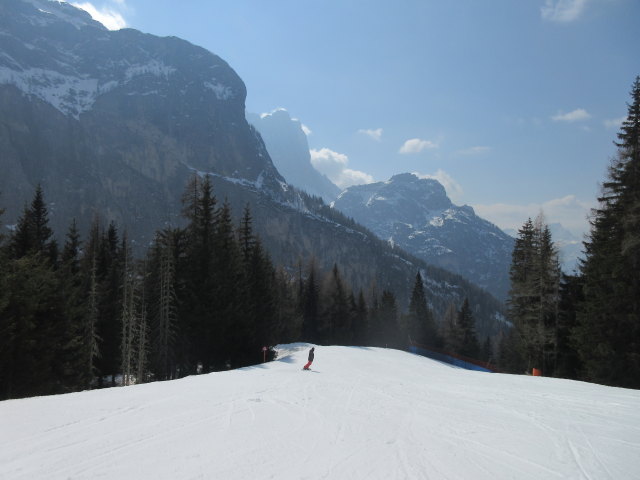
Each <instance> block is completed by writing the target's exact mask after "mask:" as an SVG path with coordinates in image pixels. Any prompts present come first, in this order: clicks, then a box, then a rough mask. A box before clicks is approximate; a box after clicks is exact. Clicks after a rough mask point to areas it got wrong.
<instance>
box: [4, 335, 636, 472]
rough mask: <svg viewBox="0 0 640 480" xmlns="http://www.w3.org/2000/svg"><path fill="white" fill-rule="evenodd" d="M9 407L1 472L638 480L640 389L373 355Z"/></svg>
mask: <svg viewBox="0 0 640 480" xmlns="http://www.w3.org/2000/svg"><path fill="white" fill-rule="evenodd" d="M308 348H309V347H308V345H306V344H295V345H292V346H286V347H284V346H283V347H282V350H281V358H280V359H279V360H278V361H275V362H271V363H268V364H264V365H258V366H255V367H248V368H244V369H240V370H235V371H230V372H221V373H214V374H209V375H201V376H194V377H188V378H185V379H181V380H176V381H172V382H157V383H153V384H147V385H139V386H132V387H124V388H122V387H120V388H112V389H105V390H97V391H90V392H80V393H74V394H68V395H59V396H51V397H37V398H31V399H22V400H9V401H5V402H0V478H1V479H12V480H13V479H16V480H20V479H85V478H86V479H93V478H98V479H99V478H106V479H112V478H113V479H116V478H117V479H145V478H152V479H154V480H161V479H172V480H173V479H213V478H221V479H222V478H224V479H245V478H252V479H275V478H277V479H279V480H280V479H323V478H326V479H336V478H337V479H343V478H344V479H408V478H411V479H412V478H416V479H439V480H454V479H456V480H459V479H491V480H494V479H502V478H513V479H518V480H520V479H524V480H528V479H531V480H533V479H536V480H537V479H542V478H544V479H555V478H558V479H565V478H575V479H589V480H591V479H593V480H595V479H598V480H600V479H605V480H606V479H611V480H613V479H615V480H620V479H623V480H624V479H636V478H638V477H639V476H640V409H638V406H639V405H640V392H638V391H634V390H625V389H618V388H610V387H604V386H600V385H593V384H588V383H583V382H574V381H567V380H559V379H550V378H542V377H526V376H513V375H501V374H488V373H482V372H470V371H466V370H462V369H458V368H452V367H450V366H448V365H445V364H441V363H439V362H435V361H432V360H429V359H426V358H422V357H419V356H415V355H411V354H408V353H404V352H399V351H394V350H387V349H379V348H355V347H353V348H348V347H323V346H319V347H318V348H317V349H316V360H315V362H314V367H316V366H317V369H314V370H312V371H311V372H302V371H301V370H300V367H301V365H303V364H304V363H305V362H306V356H307V350H308Z"/></svg>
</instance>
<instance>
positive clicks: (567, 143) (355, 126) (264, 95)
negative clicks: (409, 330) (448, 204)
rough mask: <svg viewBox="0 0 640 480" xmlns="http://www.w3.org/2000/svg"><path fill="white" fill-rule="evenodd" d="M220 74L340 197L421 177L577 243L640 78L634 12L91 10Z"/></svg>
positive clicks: (191, 2) (125, 2) (496, 2)
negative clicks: (299, 144) (289, 127)
mask: <svg viewBox="0 0 640 480" xmlns="http://www.w3.org/2000/svg"><path fill="white" fill-rule="evenodd" d="M74 4H75V5H78V6H81V7H82V8H84V9H86V10H87V11H89V12H90V13H91V14H92V15H93V16H94V18H96V19H98V20H100V21H102V22H103V23H104V24H105V25H106V26H107V27H108V28H111V29H117V28H122V27H131V28H136V29H138V30H141V31H143V32H146V33H151V34H155V35H159V36H177V37H180V38H183V39H185V40H188V41H190V42H191V43H194V44H196V45H199V46H202V47H204V48H206V49H208V50H210V51H212V52H213V53H215V54H217V55H219V56H220V57H222V58H223V59H224V60H226V61H227V62H228V63H229V64H230V65H231V67H232V68H233V69H234V70H235V71H236V72H237V73H238V74H239V75H240V77H241V78H242V79H243V80H244V82H245V84H246V86H247V90H248V94H247V101H246V107H247V111H249V112H252V113H258V114H260V113H267V112H271V111H273V110H274V109H276V108H284V109H286V110H288V111H289V113H290V115H291V116H292V117H294V118H297V119H299V120H300V121H301V122H302V124H303V125H304V127H305V131H306V133H307V135H308V140H309V145H310V149H311V158H312V163H313V164H314V166H316V168H317V169H319V170H321V171H323V173H327V174H329V175H330V178H331V179H332V180H333V181H334V183H336V184H337V185H338V186H340V187H343V188H344V187H347V186H349V185H353V184H360V183H370V182H374V181H376V182H377V181H385V180H388V179H389V178H390V177H391V176H393V175H395V174H398V173H404V172H412V173H416V174H418V175H420V176H425V177H427V176H430V177H434V178H437V179H438V180H440V182H441V183H443V185H444V186H445V188H446V189H447V192H448V194H449V196H450V197H451V199H452V200H453V201H454V203H456V204H458V205H462V204H468V205H471V206H473V207H474V208H475V209H476V212H477V213H478V214H479V215H481V216H482V217H484V218H486V219H488V220H490V221H492V222H494V223H496V224H497V225H498V226H500V227H502V228H513V229H517V228H519V227H521V226H522V224H523V223H524V222H525V221H526V219H527V217H529V216H531V217H535V216H536V215H537V214H538V213H540V211H542V212H544V214H545V217H546V221H547V223H556V222H558V223H561V224H562V225H563V226H565V227H566V228H568V229H569V230H570V231H571V232H572V233H573V234H574V235H576V236H578V237H579V238H581V237H582V234H583V233H584V232H586V231H588V221H587V215H588V213H589V210H590V208H593V207H595V206H596V198H597V196H598V194H599V192H600V183H601V182H602V181H603V180H604V179H605V176H606V172H607V166H608V164H609V162H610V160H611V159H612V158H613V156H614V155H615V152H616V148H615V145H614V144H613V142H614V141H615V140H616V134H617V132H618V131H619V126H620V122H621V120H622V119H623V118H624V117H625V116H626V113H627V106H626V104H627V102H628V101H629V98H630V97H629V92H630V89H631V85H632V83H633V81H634V79H635V77H636V76H637V75H640V53H639V51H638V45H640V28H639V27H638V26H639V24H640V2H639V1H638V0H518V1H514V0H491V1H489V0H487V1H481V0H456V1H447V2H443V1H439V0H400V1H397V2H389V1H386V0H272V1H264V0H225V1H222V0H188V1H182V2H176V1H175V0H93V1H92V2H78V3H74Z"/></svg>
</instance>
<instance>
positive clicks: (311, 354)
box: [302, 347, 316, 370]
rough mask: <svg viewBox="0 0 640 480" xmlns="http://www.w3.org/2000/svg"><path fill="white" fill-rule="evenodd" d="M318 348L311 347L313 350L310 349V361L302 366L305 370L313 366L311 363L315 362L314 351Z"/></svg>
mask: <svg viewBox="0 0 640 480" xmlns="http://www.w3.org/2000/svg"><path fill="white" fill-rule="evenodd" d="M315 349H316V347H311V350H309V361H308V362H307V364H306V365H305V366H304V367H303V368H302V369H303V370H309V367H310V366H311V364H312V363H313V351H314V350H315Z"/></svg>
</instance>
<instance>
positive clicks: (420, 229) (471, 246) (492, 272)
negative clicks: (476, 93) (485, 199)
mask: <svg viewBox="0 0 640 480" xmlns="http://www.w3.org/2000/svg"><path fill="white" fill-rule="evenodd" d="M332 206H333V207H334V208H336V209H338V210H340V211H341V212H343V213H344V214H345V215H347V216H349V217H353V218H354V219H355V220H356V221H357V222H360V223H362V224H363V225H365V226H366V227H367V228H369V229H370V230H371V231H373V232H374V233H375V234H376V235H378V236H379V237H380V238H382V239H384V240H387V241H389V242H390V243H392V244H394V245H397V246H399V247H400V248H403V249H405V250H406V251H408V252H409V253H411V254H413V255H415V256H417V257H418V258H421V259H423V260H425V261H427V262H429V263H431V264H434V265H438V266H440V267H442V268H445V269H447V270H450V271H452V272H455V273H459V274H461V275H462V276H464V277H465V278H467V279H468V280H470V281H471V282H473V283H475V284H476V285H478V286H480V287H482V288H484V289H486V290H487V291H489V292H491V293H492V294H493V295H494V296H496V298H499V299H504V298H506V294H507V291H508V288H509V275H508V273H509V265H510V263H511V252H512V250H513V238H511V237H510V236H509V235H507V234H506V233H504V232H503V231H502V230H500V229H499V228H498V227H496V226H495V225H493V224H492V223H490V222H488V221H486V220H483V219H482V218H480V217H478V216H477V215H476V214H475V212H474V211H473V208H471V207H469V206H467V205H465V206H462V207H459V206H456V205H454V204H453V203H451V200H450V199H449V197H447V195H446V192H445V190H444V187H443V186H442V185H441V184H440V183H439V182H438V181H437V180H434V179H420V178H418V177H417V176H415V175H413V174H410V173H404V174H400V175H396V176H394V177H392V178H391V179H390V180H389V181H387V182H379V183H373V184H369V185H358V186H353V187H349V188H348V189H346V190H345V191H344V192H342V193H341V194H340V196H339V197H338V199H337V200H336V201H335V202H334V203H333V205H332Z"/></svg>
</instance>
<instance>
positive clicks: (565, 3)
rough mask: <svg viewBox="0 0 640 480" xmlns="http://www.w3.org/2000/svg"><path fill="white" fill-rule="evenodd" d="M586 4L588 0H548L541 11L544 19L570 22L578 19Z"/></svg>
mask: <svg viewBox="0 0 640 480" xmlns="http://www.w3.org/2000/svg"><path fill="white" fill-rule="evenodd" d="M586 5H587V0H546V1H545V4H544V6H543V7H542V8H541V9H540V13H541V15H542V18H543V19H544V20H549V21H552V22H559V23H568V22H573V21H574V20H577V19H578V17H580V15H582V12H583V11H584V8H585V7H586Z"/></svg>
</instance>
